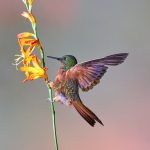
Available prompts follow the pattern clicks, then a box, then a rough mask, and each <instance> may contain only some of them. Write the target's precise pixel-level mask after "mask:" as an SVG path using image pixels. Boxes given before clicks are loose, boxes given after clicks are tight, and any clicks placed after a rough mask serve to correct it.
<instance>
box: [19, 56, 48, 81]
mask: <svg viewBox="0 0 150 150" xmlns="http://www.w3.org/2000/svg"><path fill="white" fill-rule="evenodd" d="M31 61H32V64H33V66H23V67H20V70H21V71H23V72H25V75H26V79H25V80H24V81H23V82H25V81H28V80H35V79H38V78H44V79H45V80H48V75H47V74H46V71H47V68H42V67H41V66H40V63H39V60H38V58H37V56H36V55H34V56H32V60H31Z"/></svg>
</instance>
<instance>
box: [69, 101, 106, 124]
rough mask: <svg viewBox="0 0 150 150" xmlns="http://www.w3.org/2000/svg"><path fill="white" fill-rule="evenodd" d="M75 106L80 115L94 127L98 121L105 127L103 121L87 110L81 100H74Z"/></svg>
mask: <svg viewBox="0 0 150 150" xmlns="http://www.w3.org/2000/svg"><path fill="white" fill-rule="evenodd" d="M72 104H73V106H74V107H75V109H76V110H77V111H78V113H79V114H80V115H81V116H82V117H83V118H84V119H85V120H86V121H87V122H88V123H89V124H90V125H91V126H94V125H95V123H96V121H97V122H99V123H100V124H101V125H104V124H103V123H102V121H101V120H100V119H99V118H98V117H97V116H96V115H95V114H94V113H93V112H92V111H91V110H90V109H89V108H87V107H86V106H85V105H84V104H83V103H82V102H81V101H80V100H73V101H72Z"/></svg>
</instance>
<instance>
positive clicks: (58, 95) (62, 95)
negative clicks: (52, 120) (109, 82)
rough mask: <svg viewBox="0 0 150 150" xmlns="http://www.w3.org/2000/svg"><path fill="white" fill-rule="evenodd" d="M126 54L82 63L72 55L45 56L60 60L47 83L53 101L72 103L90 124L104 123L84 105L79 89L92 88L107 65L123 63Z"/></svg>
mask: <svg viewBox="0 0 150 150" xmlns="http://www.w3.org/2000/svg"><path fill="white" fill-rule="evenodd" d="M127 56H128V53H119V54H113V55H109V56H106V57H104V58H100V59H94V60H90V61H86V62H83V63H78V62H77V59H76V58H75V57H74V56H72V55H65V56H63V57H53V56H47V57H48V58H52V59H56V60H58V61H59V62H61V67H60V68H59V70H58V73H57V75H56V77H55V79H54V81H49V85H50V86H51V87H52V88H53V89H54V91H55V97H54V99H53V101H56V102H58V101H59V102H61V103H63V104H66V105H73V107H74V108H75V109H76V110H77V112H78V113H79V114H80V115H81V116H82V117H83V118H84V119H85V120H86V121H87V122H88V123H89V124H90V125H91V126H94V125H95V123H96V122H99V123H100V124H101V125H104V124H103V122H102V121H101V120H100V119H99V118H98V117H97V116H96V114H95V113H94V112H92V111H91V110H90V109H89V108H88V107H87V106H85V105H84V103H83V102H82V100H81V98H80V96H79V89H81V90H82V91H89V90H90V89H92V88H93V87H94V86H95V85H97V84H98V83H99V82H100V79H101V78H102V77H103V75H104V74H105V73H106V71H107V69H108V66H116V65H119V64H121V63H123V62H124V60H125V59H126V58H127Z"/></svg>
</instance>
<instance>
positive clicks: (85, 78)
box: [66, 53, 128, 91]
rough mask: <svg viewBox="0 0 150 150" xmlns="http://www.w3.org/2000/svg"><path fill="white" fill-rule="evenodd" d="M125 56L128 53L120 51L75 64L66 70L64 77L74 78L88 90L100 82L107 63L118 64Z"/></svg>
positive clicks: (80, 85)
mask: <svg viewBox="0 0 150 150" xmlns="http://www.w3.org/2000/svg"><path fill="white" fill-rule="evenodd" d="M127 56H128V53H120V54H114V55H110V56H106V57H104V58H101V59H95V60H91V61H87V62H83V63H81V64H77V65H75V66H74V67H72V68H71V69H70V70H68V71H67V72H66V79H73V80H76V81H77V82H78V84H79V87H80V88H81V89H82V90H83V91H88V90H90V89H92V88H93V86H95V85H97V84H98V83H99V82H100V79H101V78H102V76H103V75H104V74H105V72H106V71H107V69H108V67H107V66H108V65H112V66H115V65H119V64H121V63H123V62H124V60H125V59H126V57H127Z"/></svg>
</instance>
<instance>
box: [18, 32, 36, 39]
mask: <svg viewBox="0 0 150 150" xmlns="http://www.w3.org/2000/svg"><path fill="white" fill-rule="evenodd" d="M27 37H35V35H34V34H33V33H31V32H23V33H20V34H18V38H19V39H22V38H27Z"/></svg>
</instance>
